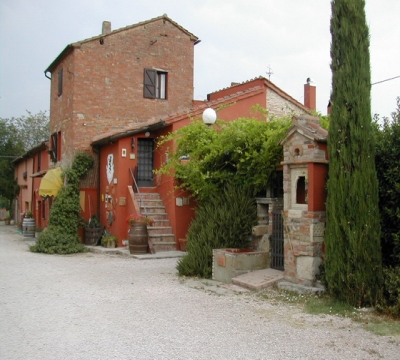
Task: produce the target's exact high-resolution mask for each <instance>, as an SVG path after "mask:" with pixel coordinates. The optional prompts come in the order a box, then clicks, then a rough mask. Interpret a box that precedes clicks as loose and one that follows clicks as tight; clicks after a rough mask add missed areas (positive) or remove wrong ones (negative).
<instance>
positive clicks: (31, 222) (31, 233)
mask: <svg viewBox="0 0 400 360" xmlns="http://www.w3.org/2000/svg"><path fill="white" fill-rule="evenodd" d="M35 227H36V224H35V219H32V218H24V219H23V220H22V235H24V237H35Z"/></svg>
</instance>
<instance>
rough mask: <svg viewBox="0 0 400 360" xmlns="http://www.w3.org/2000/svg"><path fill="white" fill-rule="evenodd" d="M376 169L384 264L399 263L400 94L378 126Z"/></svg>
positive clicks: (397, 264) (399, 264)
mask: <svg viewBox="0 0 400 360" xmlns="http://www.w3.org/2000/svg"><path fill="white" fill-rule="evenodd" d="M376 120H379V118H378V119H376ZM376 169H377V174H378V182H379V210H380V214H381V228H382V234H381V245H382V258H383V264H384V265H386V266H400V97H398V98H397V109H396V111H395V112H393V113H392V119H391V120H390V119H388V118H383V124H382V126H380V127H378V128H377V142H376Z"/></svg>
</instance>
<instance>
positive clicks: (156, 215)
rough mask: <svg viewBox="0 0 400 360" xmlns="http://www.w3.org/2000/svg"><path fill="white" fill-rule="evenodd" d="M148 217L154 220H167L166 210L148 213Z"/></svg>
mask: <svg viewBox="0 0 400 360" xmlns="http://www.w3.org/2000/svg"><path fill="white" fill-rule="evenodd" d="M142 214H143V213H142ZM149 217H150V218H152V219H153V220H154V221H158V220H168V221H169V219H168V215H167V213H166V212H160V213H149Z"/></svg>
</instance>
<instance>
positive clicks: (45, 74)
mask: <svg viewBox="0 0 400 360" xmlns="http://www.w3.org/2000/svg"><path fill="white" fill-rule="evenodd" d="M48 72H50V71H48V70H46V71H45V72H44V76H46V77H47V78H48V79H49V80H51V77H50V76H47V73H48Z"/></svg>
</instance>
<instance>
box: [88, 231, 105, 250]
mask: <svg viewBox="0 0 400 360" xmlns="http://www.w3.org/2000/svg"><path fill="white" fill-rule="evenodd" d="M102 235H103V228H89V227H86V228H85V245H92V246H96V245H97V243H98V242H99V240H100V239H101V236H102Z"/></svg>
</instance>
